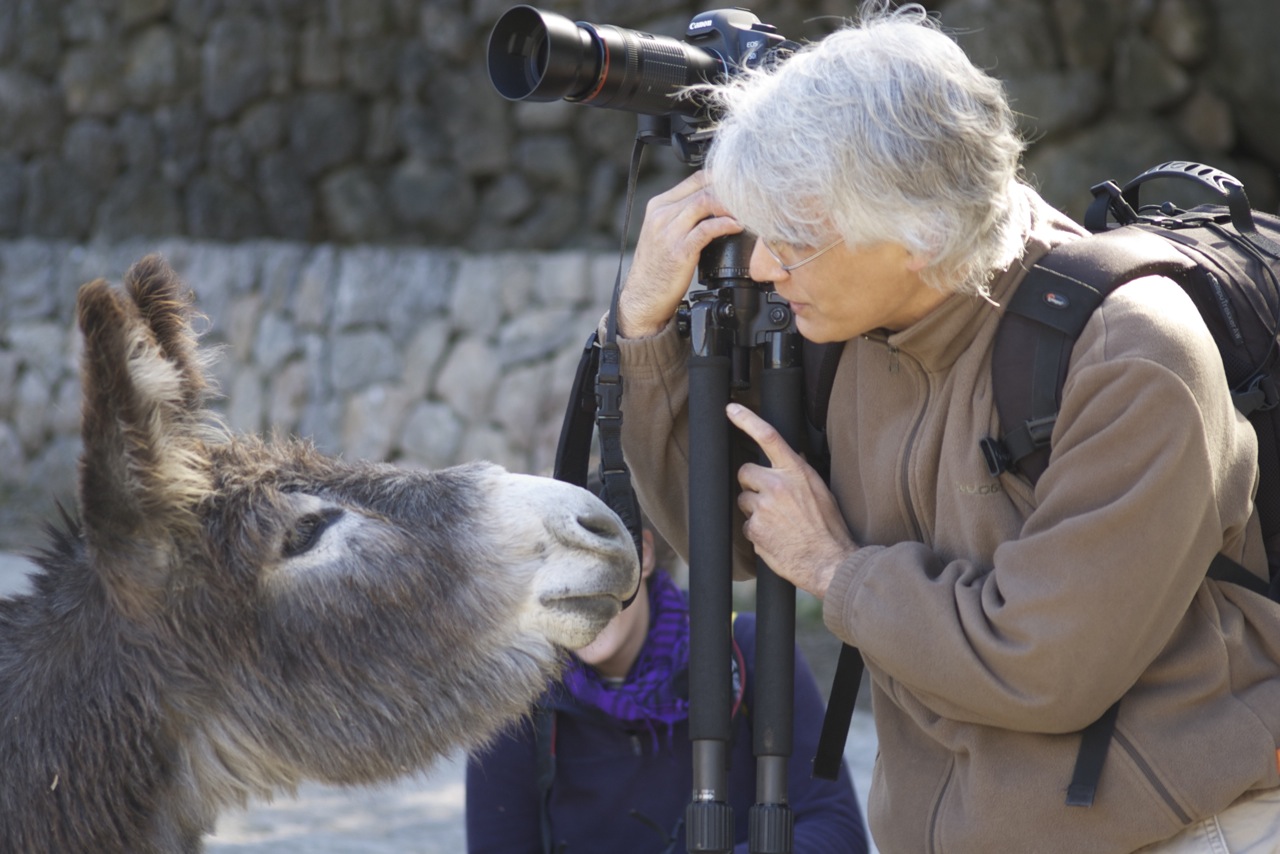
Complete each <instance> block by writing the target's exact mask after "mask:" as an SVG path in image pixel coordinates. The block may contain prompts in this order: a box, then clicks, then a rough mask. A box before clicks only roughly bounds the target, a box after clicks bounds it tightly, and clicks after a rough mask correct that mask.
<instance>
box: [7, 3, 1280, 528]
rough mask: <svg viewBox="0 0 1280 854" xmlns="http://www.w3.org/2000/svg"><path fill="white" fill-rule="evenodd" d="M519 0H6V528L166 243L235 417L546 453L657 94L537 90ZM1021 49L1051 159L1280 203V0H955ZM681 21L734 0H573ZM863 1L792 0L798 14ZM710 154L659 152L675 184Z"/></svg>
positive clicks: (41, 506) (656, 157)
mask: <svg viewBox="0 0 1280 854" xmlns="http://www.w3.org/2000/svg"><path fill="white" fill-rule="evenodd" d="M510 5H511V4H510V3H508V2H505V0H503V2H499V0H5V2H3V3H0V507H3V510H0V548H10V549H22V548H25V547H27V546H28V545H29V544H30V543H33V542H38V541H39V539H40V533H39V530H38V526H36V525H35V524H34V523H33V520H35V519H42V518H46V517H47V516H48V513H49V512H50V510H51V508H52V502H53V501H54V500H55V499H61V500H63V501H64V502H72V503H73V497H74V467H75V457H76V454H77V453H78V441H79V440H78V436H77V431H78V408H79V380H78V375H77V366H76V360H77V355H78V341H77V336H76V334H75V330H74V327H73V306H74V299H75V292H76V289H77V287H78V286H79V285H80V284H81V283H82V282H84V281H87V280H89V279H92V278H96V277H99V276H102V277H106V278H108V279H112V280H119V279H120V277H121V276H122V275H123V273H124V271H125V269H126V268H127V267H128V265H129V264H130V263H131V262H132V261H134V260H136V259H137V258H138V257H140V256H141V255H143V254H145V253H147V252H151V251H159V252H162V253H163V254H164V255H165V256H166V257H168V259H169V260H170V262H171V263H172V264H173V265H174V266H175V267H176V268H177V269H178V271H179V272H180V273H182V274H183V275H184V277H185V278H186V279H187V281H188V283H189V284H191V285H192V287H193V288H194V289H195V290H196V292H197V295H198V299H199V301H200V305H201V307H202V308H203V310H204V312H205V313H206V314H207V315H208V318H209V319H208V322H207V324H206V328H207V336H206V339H207V340H208V341H210V342H213V343H217V344H221V345H223V346H224V348H225V352H224V355H223V358H222V361H221V362H220V367H219V369H218V371H219V379H220V382H221V386H222V390H223V393H224V395H225V397H224V399H223V401H222V405H223V407H224V408H225V410H226V412H227V415H228V418H229V419H230V421H231V423H232V425H233V426H235V427H237V428H240V429H245V430H267V429H272V428H279V429H282V430H285V431H290V432H296V433H301V434H303V435H307V436H310V437H312V438H314V439H315V440H316V442H317V443H318V444H319V445H320V446H321V447H322V448H323V449H324V450H326V451H330V452H333V453H342V454H345V455H348V456H357V457H372V458H383V459H389V460H397V461H402V462H404V463H406V464H413V465H426V466H441V465H447V464H450V463H452V462H456V461H460V460H463V459H470V458H474V457H488V458H491V459H494V460H496V461H497V462H500V463H503V464H505V465H507V466H509V467H511V468H514V469H517V470H524V471H532V472H545V471H547V469H548V467H549V466H550V464H551V461H552V458H553V456H554V445H555V439H556V436H557V435H558V432H559V426H560V419H561V415H562V413H563V408H564V401H565V396H566V394H567V391H568V387H569V382H570V380H571V377H572V373H573V367H574V364H575V363H576V359H577V355H578V352H579V350H580V348H581V346H582V343H583V341H585V339H586V336H587V335H588V333H589V332H590V330H591V329H592V328H593V327H594V324H595V322H596V319H597V318H598V317H599V315H600V314H601V313H602V311H603V309H604V307H605V306H606V304H607V298H608V293H609V291H610V289H611V288H612V285H613V281H614V276H615V274H616V272H617V268H618V264H619V243H620V240H621V237H622V235H621V234H620V229H621V223H622V214H623V209H622V208H623V200H624V194H625V193H624V191H625V186H626V171H627V162H628V157H629V154H630V149H631V140H632V137H633V136H634V133H635V117H634V116H633V115H631V114H629V113H623V112H617V111H612V110H605V109H594V108H586V107H581V106H577V105H573V104H569V103H565V102H556V103H511V102H508V101H505V100H503V99H502V98H501V97H499V96H498V95H497V93H496V92H495V91H494V89H493V88H492V86H491V85H490V83H489V80H488V76H487V73H486V68H485V46H486V40H487V37H488V33H489V30H490V29H491V28H492V26H493V24H494V22H495V21H496V20H497V18H498V17H499V16H500V15H501V14H502V12H504V11H506V10H507V9H508V8H509V7H510ZM926 5H928V6H929V8H931V9H933V10H936V11H937V12H938V13H939V14H940V15H941V18H942V21H943V23H944V24H945V25H946V26H947V27H948V28H950V29H951V30H953V31H956V32H957V33H958V37H959V39H960V41H961V42H962V43H963V44H964V46H965V47H966V48H967V49H968V50H969V51H970V53H971V55H972V56H974V57H975V58H976V59H977V61H978V62H979V63H980V64H982V65H983V66H984V67H986V68H988V69H989V70H990V71H991V72H992V73H994V74H995V75H997V76H999V77H1000V78H1002V79H1003V80H1004V81H1005V82H1006V84H1007V86H1008V89H1009V92H1010V94H1011V96H1012V98H1013V101H1014V105H1015V108H1016V109H1017V110H1018V111H1019V114H1020V120H1021V122H1022V129H1023V132H1024V133H1025V135H1026V137H1027V138H1028V140H1030V142H1031V148H1030V151H1029V154H1028V157H1027V178H1028V180H1030V181H1031V182H1032V183H1033V184H1035V185H1036V186H1038V187H1039V188H1040V189H1041V191H1042V192H1043V193H1044V194H1045V195H1046V196H1047V197H1048V198H1049V199H1050V201H1052V202H1053V203H1055V204H1057V205H1059V206H1061V207H1062V208H1064V209H1066V210H1068V211H1070V212H1072V213H1074V214H1076V215H1079V214H1080V213H1081V211H1082V209H1083V206H1084V204H1085V203H1086V202H1087V200H1088V198H1089V193H1088V190H1089V187H1090V186H1091V185H1092V184H1094V183H1097V182H1098V181H1101V180H1103V179H1107V178H1113V179H1116V180H1118V181H1124V180H1126V179H1127V178H1129V177H1132V176H1133V175H1135V174H1137V173H1138V172H1140V171H1142V170H1143V169H1145V168H1146V167H1148V166H1150V165H1153V164H1155V163H1158V162H1161V161H1163V160H1168V159H1191V160H1202V161H1205V162H1208V163H1210V164H1212V165H1215V166H1218V167H1220V168H1223V169H1226V170H1227V171H1229V172H1232V173H1234V174H1236V175H1237V176H1238V177H1240V178H1241V179H1242V180H1243V181H1244V183H1245V185H1246V187H1247V188H1248V190H1249V193H1250V197H1251V199H1252V201H1253V203H1254V205H1255V206H1257V207H1260V208H1264V209H1268V210H1274V209H1275V208H1276V204H1277V174H1278V171H1280V86H1277V85H1276V83H1277V81H1280V54H1278V53H1277V52H1276V51H1275V50H1274V40H1275V36H1276V34H1277V33H1280V4H1276V3H1275V2H1274V0H1131V2H1124V3H1118V2H1114V0H1025V2H1020V3H1000V2H995V0H950V2H934V3H929V4H926ZM540 8H544V9H547V10H552V11H557V12H559V13H562V14H564V15H567V16H569V17H570V18H573V19H576V20H586V21H591V22H594V23H600V24H616V25H620V26H624V27H628V28H632V29H639V30H643V31H648V32H653V33H659V34H664V35H670V36H676V37H679V36H681V35H682V34H683V31H684V27H685V26H686V24H687V23H688V21H689V19H690V18H691V17H692V15H693V14H695V13H697V12H699V11H703V10H705V9H706V8H708V7H707V5H705V4H693V3H689V2H683V0H649V2H646V3H635V2H630V1H629V0H594V2H592V0H582V2H565V0H549V2H546V3H544V4H541V6H540ZM854 9H855V4H853V3H852V2H836V1H835V0H787V2H781V0H770V2H763V3H759V4H757V5H756V6H753V7H752V10H753V11H754V12H756V14H758V15H759V16H760V18H761V19H762V20H764V21H765V22H767V23H772V24H775V25H776V26H777V27H778V29H779V31H780V32H782V33H783V34H784V35H786V36H788V37H790V38H793V39H797V40H803V39H814V38H819V37H821V36H822V35H824V34H825V33H826V32H829V31H830V30H831V29H833V28H834V27H836V26H838V25H839V23H840V21H841V19H842V16H845V15H848V14H851V13H852V12H853V11H854ZM686 171H687V167H686V166H684V165H683V164H682V163H681V162H680V161H679V160H678V158H677V157H676V156H675V155H674V153H673V152H672V151H671V150H670V149H668V148H663V147H652V148H650V149H649V151H648V153H647V154H646V161H645V167H644V170H643V172H642V175H641V180H640V190H639V193H638V196H637V200H636V220H637V221H638V219H639V217H640V214H641V212H642V211H643V205H644V202H645V201H646V200H647V198H648V197H649V196H651V195H653V194H654V193H655V192H658V191H660V190H662V189H664V188H666V187H668V186H670V185H671V184H672V183H674V182H675V181H677V180H678V179H679V178H680V177H682V176H683V175H684V174H685V173H686Z"/></svg>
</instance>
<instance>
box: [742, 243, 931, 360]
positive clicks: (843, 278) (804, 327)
mask: <svg viewBox="0 0 1280 854" xmlns="http://www.w3.org/2000/svg"><path fill="white" fill-rule="evenodd" d="M773 248H774V251H775V252H776V253H777V254H778V257H779V258H781V260H782V261H783V263H786V264H794V263H795V262H797V261H799V260H801V259H804V258H806V257H808V256H809V255H811V254H813V252H814V251H816V250H815V249H814V248H813V247H807V246H786V245H783V246H776V245H775V246H774V247H773ZM921 266H922V264H921V263H920V262H919V261H918V260H917V259H916V258H915V256H913V255H912V254H911V253H910V252H908V251H907V250H906V249H905V248H904V247H902V246H900V245H898V244H896V243H877V244H873V245H871V246H868V247H863V248H859V249H851V248H850V247H849V246H848V245H847V244H844V243H841V244H839V245H838V246H835V247H834V248H832V249H831V250H830V251H828V252H825V253H823V254H822V255H821V256H819V257H817V258H814V259H813V260H812V261H810V262H808V263H806V264H802V265H800V266H798V267H796V268H795V269H793V270H791V271H790V272H788V271H786V270H783V269H782V267H781V266H780V265H779V264H778V260H777V259H775V258H774V257H773V256H772V255H771V254H770V253H769V251H768V250H766V249H765V247H764V243H763V241H757V242H756V248H755V250H754V251H753V252H752V254H751V277H752V278H753V279H755V280H757V281H761V282H773V283H774V287H775V288H776V289H777V291H778V294H779V295H780V296H781V297H782V298H783V299H785V300H786V301H787V302H789V303H790V304H791V310H792V311H793V312H794V313H795V317H796V326H797V327H798V328H799V330H800V333H801V334H802V335H804V337H805V338H808V339H809V340H810V341H813V342H816V343H819V344H821V343H826V342H828V341H847V340H849V339H850V338H856V337H857V336H859V335H862V334H864V333H866V332H870V331H872V330H873V329H889V330H893V331H897V330H900V329H905V328H906V327H908V326H910V325H911V324H912V323H915V322H916V321H917V320H919V319H921V318H922V317H924V316H925V315H926V314H928V313H929V312H930V311H932V310H933V309H934V308H936V307H937V306H938V305H939V304H940V303H941V302H942V301H943V300H945V299H946V297H947V294H946V293H944V292H942V291H939V290H936V289H934V288H931V287H929V285H927V284H925V282H924V280H923V279H922V278H920V268H921Z"/></svg>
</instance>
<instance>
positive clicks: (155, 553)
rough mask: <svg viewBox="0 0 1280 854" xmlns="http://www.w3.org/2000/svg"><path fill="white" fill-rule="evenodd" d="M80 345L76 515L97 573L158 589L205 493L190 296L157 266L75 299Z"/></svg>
mask: <svg viewBox="0 0 1280 854" xmlns="http://www.w3.org/2000/svg"><path fill="white" fill-rule="evenodd" d="M77 309H78V314H79V322H80V330H81V333H82V334H83V335H84V342H85V346H84V356H83V364H82V370H81V386H82V388H83V389H84V409H83V414H82V421H81V424H82V427H81V430H82V439H83V444H84V451H83V456H82V457H81V461H80V511H81V515H82V517H83V521H84V529H85V533H86V536H87V538H88V541H89V546H90V548H91V549H92V550H93V552H94V558H95V562H96V563H97V565H98V566H99V567H100V568H104V567H111V566H116V567H119V568H120V571H123V570H124V568H128V573H129V574H130V575H131V578H130V580H131V581H133V582H137V583H141V584H143V585H144V586H148V587H153V588H154V587H155V586H156V585H163V583H164V577H165V576H166V575H167V572H168V568H169V567H170V566H171V564H172V560H171V552H172V550H173V548H174V545H175V544H176V541H178V540H182V539H186V536H185V535H192V534H194V533H195V531H196V528H197V526H198V518H197V515H196V508H197V505H198V504H199V502H200V501H201V500H202V499H203V498H204V497H205V496H206V495H207V494H208V493H209V491H210V475H209V466H208V461H207V455H206V453H205V450H204V448H205V446H204V444H203V442H202V441H201V436H202V435H203V433H204V424H205V422H206V415H205V413H204V411H203V409H202V404H203V400H204V397H205V394H206V391H207V385H208V384H207V382H206V380H205V378H204V374H203V372H202V370H201V365H200V360H199V357H198V354H197V351H196V344H195V341H196V337H195V333H194V332H193V331H192V328H191V314H192V308H191V298H190V294H189V293H188V292H187V291H186V289H185V288H184V287H183V286H182V284H181V283H180V282H179V280H178V278H177V276H176V275H175V274H174V273H173V271H172V270H171V269H170V268H169V267H168V266H167V265H166V264H165V263H164V262H163V261H162V260H160V259H159V258H158V257H156V256H148V257H147V258H145V259H144V260H142V261H140V262H139V263H138V264H135V265H134V266H133V267H132V268H131V269H130V270H129V272H128V273H127V274H126V276H125V293H122V292H120V291H119V290H116V289H114V288H112V287H111V286H110V285H108V284H107V283H106V282H105V281H103V280H101V279H99V280H97V281H94V282H90V283H89V284H86V285H84V286H83V287H81V289H80V294H79V298H78V302H77ZM107 572H108V573H110V572H111V571H110V570H107Z"/></svg>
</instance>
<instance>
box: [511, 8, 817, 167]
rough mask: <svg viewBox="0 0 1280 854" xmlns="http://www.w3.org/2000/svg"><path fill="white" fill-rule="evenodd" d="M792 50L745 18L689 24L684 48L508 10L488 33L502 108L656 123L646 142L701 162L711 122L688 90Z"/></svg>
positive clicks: (725, 15)
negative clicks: (567, 109) (506, 103)
mask: <svg viewBox="0 0 1280 854" xmlns="http://www.w3.org/2000/svg"><path fill="white" fill-rule="evenodd" d="M793 47H794V45H793V44H792V43H791V42H788V41H787V40H786V39H784V38H783V37H782V36H781V35H779V34H778V32H777V28H776V27H774V26H773V25H771V24H765V23H762V22H761V21H760V19H759V18H758V17H756V15H754V14H753V13H751V12H749V11H747V10H745V9H715V10H712V11H709V12H702V13H701V14H698V15H696V16H694V18H693V19H692V20H691V21H690V22H689V26H688V27H687V28H686V30H685V37H684V40H683V41H681V40H679V39H675V38H671V37H668V36H658V35H652V34H650V33H644V32H640V31H638V30H629V29H625V28H623V27H616V26H612V25H602V24H590V23H586V22H584V21H577V22H575V21H571V20H570V19H568V18H566V17H564V16H563V15H559V14H556V13H554V12H547V11H543V10H539V9H535V8H533V7H532V6H515V7H512V8H511V9H509V10H508V11H507V12H505V13H504V14H503V15H502V17H501V18H499V19H498V22H497V23H496V24H495V25H494V27H493V31H492V32H491V33H490V34H489V49H488V65H489V79H490V80H491V81H492V83H493V86H494V88H495V89H497V90H498V93H499V94H500V95H502V96H503V97H504V98H506V99H507V100H510V101H558V100H562V99H563V100H566V101H571V102H574V103H578V104H585V105H587V106H591V107H607V108H609V109H613V110H625V111H628V112H632V113H637V114H639V115H641V116H647V117H654V119H651V120H649V121H642V122H641V134H640V135H641V137H642V138H643V139H645V141H646V142H664V143H665V142H670V143H671V144H673V145H675V146H676V147H677V148H678V149H679V151H680V152H681V156H682V158H683V159H684V160H686V162H690V163H696V162H700V160H701V153H702V152H703V151H704V149H705V144H706V143H707V142H709V141H710V135H709V127H710V124H711V120H712V118H713V117H712V116H710V115H708V111H707V110H706V108H705V105H703V104H702V103H700V102H699V100H698V98H696V97H690V96H689V95H688V94H687V92H686V89H687V87H689V86H693V85H696V84H699V83H712V82H716V81H717V80H723V79H725V78H727V77H730V76H732V75H733V74H736V73H739V72H740V71H741V70H742V69H744V68H755V67H758V66H760V65H762V64H764V63H767V62H772V61H776V60H778V59H780V58H782V57H783V55H784V53H785V52H786V51H789V50H790V49H791V48H793Z"/></svg>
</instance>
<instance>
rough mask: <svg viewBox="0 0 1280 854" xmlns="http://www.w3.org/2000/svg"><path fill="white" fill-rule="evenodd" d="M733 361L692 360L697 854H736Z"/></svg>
mask: <svg viewBox="0 0 1280 854" xmlns="http://www.w3.org/2000/svg"><path fill="white" fill-rule="evenodd" d="M729 380H730V360H729V358H728V356H724V355H699V353H698V352H697V351H696V350H695V352H694V354H693V355H692V356H690V358H689V455H690V458H691V461H692V463H691V466H690V469H689V515H690V519H689V523H690V524H689V530H690V536H689V634H690V637H689V676H690V679H689V737H690V739H691V740H692V742H693V800H692V802H691V803H690V804H689V806H688V809H687V810H686V814H685V822H686V847H687V849H688V850H689V851H690V852H694V851H698V852H704V851H705V852H729V851H732V850H733V837H734V833H733V807H732V806H731V805H730V803H729V787H728V765H729V740H730V737H731V735H732V721H731V715H732V712H733V684H732V678H733V677H732V672H731V670H730V664H729V662H730V658H731V657H732V654H733V645H732V644H733V636H732V606H733V597H732V590H733V588H732V584H733V567H732V562H733V535H732V530H731V526H732V524H733V508H732V504H731V499H732V490H731V489H730V478H731V477H732V472H731V470H730V457H729V422H728V419H727V417H726V416H725V413H724V410H725V406H727V405H728V403H729Z"/></svg>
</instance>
